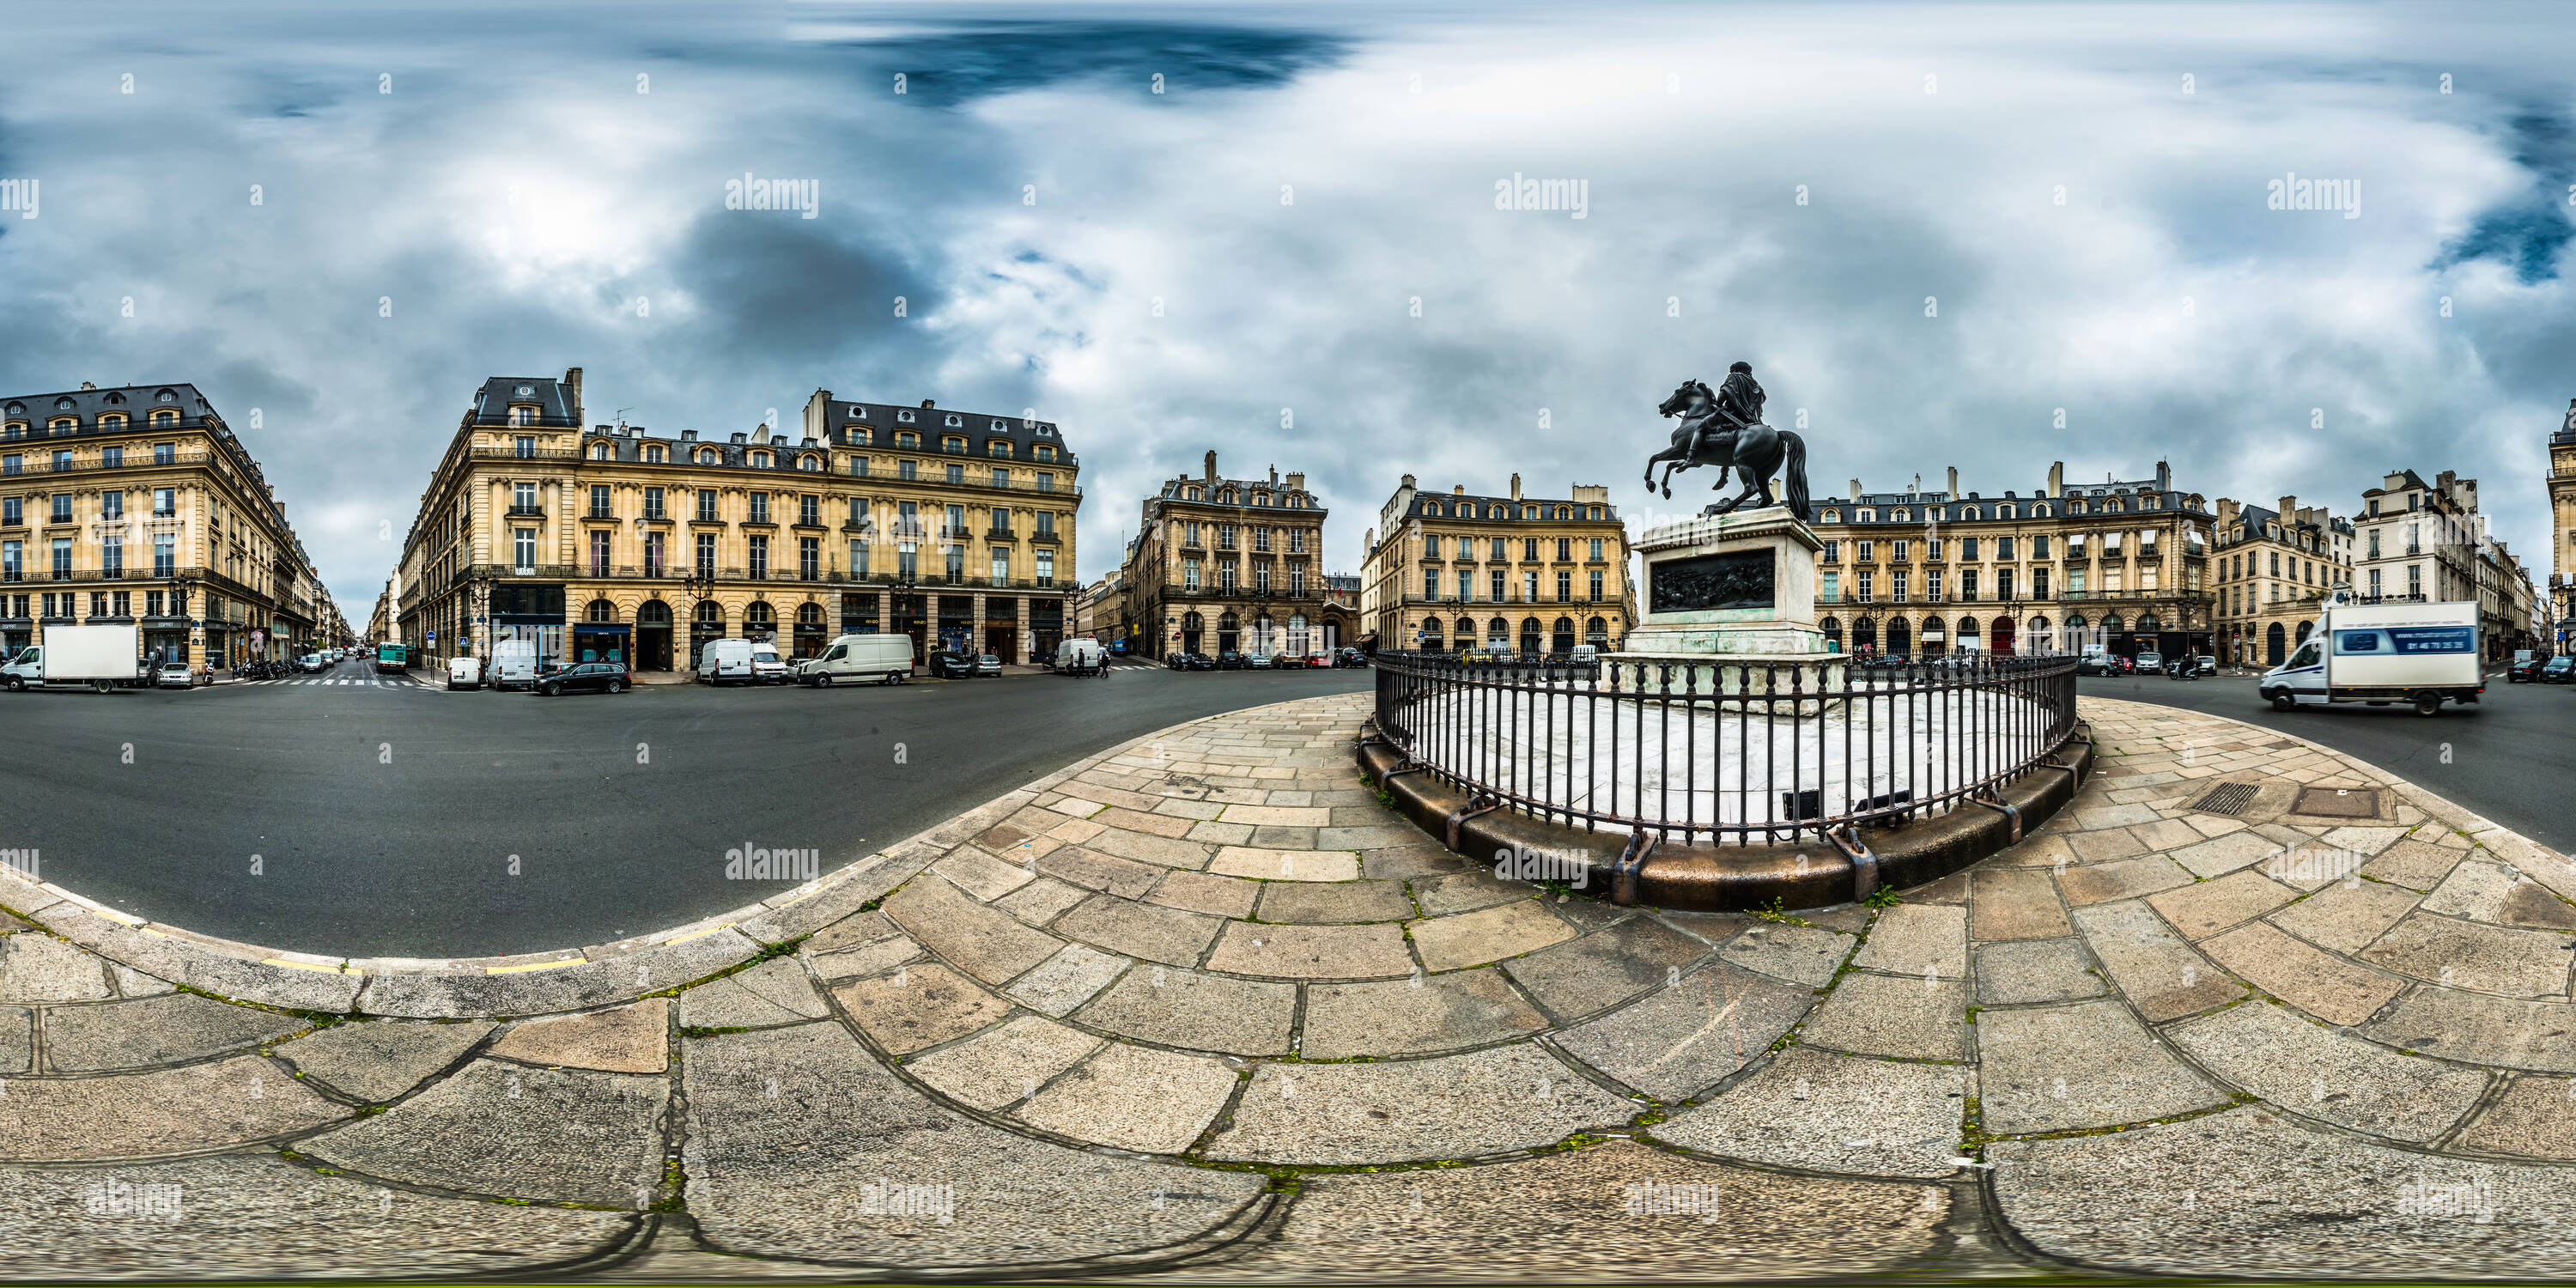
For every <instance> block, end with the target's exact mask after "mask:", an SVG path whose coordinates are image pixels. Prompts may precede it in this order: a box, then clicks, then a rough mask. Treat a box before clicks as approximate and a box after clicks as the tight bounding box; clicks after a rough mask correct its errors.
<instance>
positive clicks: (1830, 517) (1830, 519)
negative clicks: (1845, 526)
mask: <svg viewBox="0 0 2576 1288" xmlns="http://www.w3.org/2000/svg"><path fill="white" fill-rule="evenodd" d="M1842 521H1843V512H1842V511H1840V510H1836V509H1831V508H1828V509H1827V510H1826V511H1825V513H1824V522H1826V523H1840V522H1842Z"/></svg>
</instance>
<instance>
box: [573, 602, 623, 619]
mask: <svg viewBox="0 0 2576 1288" xmlns="http://www.w3.org/2000/svg"><path fill="white" fill-rule="evenodd" d="M581 617H582V620H583V621H586V622H613V621H616V620H617V605H615V604H612V603H610V602H608V601H607V600H605V599H594V600H592V601H590V606H589V607H588V608H585V609H583V610H582V614H581Z"/></svg>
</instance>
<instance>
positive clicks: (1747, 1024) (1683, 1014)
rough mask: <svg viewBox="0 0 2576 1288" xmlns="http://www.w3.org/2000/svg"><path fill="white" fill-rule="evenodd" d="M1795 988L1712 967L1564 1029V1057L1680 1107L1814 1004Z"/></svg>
mask: <svg viewBox="0 0 2576 1288" xmlns="http://www.w3.org/2000/svg"><path fill="white" fill-rule="evenodd" d="M1814 1003H1815V995H1814V994H1813V993H1811V992H1810V991H1808V990H1806V989H1802V988H1795V987H1791V986H1789V985H1785V984H1780V983H1777V982H1775V981H1772V980H1767V979H1764V978H1762V977H1761V976H1759V975H1755V974H1752V973H1750V972H1747V971H1740V970H1737V969H1735V968H1734V967H1733V966H1731V965H1728V964H1726V963H1723V962H1721V963H1718V964H1716V965H1713V966H1710V967H1708V968H1707V969H1705V970H1702V971H1700V972H1699V973H1698V974H1695V975H1685V976H1683V977H1682V981H1681V983H1679V984H1676V985H1673V986H1672V987H1670V988H1666V989H1663V990H1660V991H1658V992H1656V993H1654V994H1653V995H1651V996H1649V997H1647V998H1646V999H1645V1000H1643V1001H1640V1002H1637V1003H1635V1004H1633V1005H1630V1006H1628V1007H1627V1008H1625V1009H1623V1010H1619V1011H1614V1012H1612V1013H1610V1014H1608V1015H1605V1016H1602V1017H1601V1018H1599V1019H1596V1020H1591V1021H1588V1022H1586V1023H1584V1024H1580V1025H1577V1026H1575V1027H1574V1028H1571V1029H1568V1030H1566V1031H1565V1032H1564V1033H1562V1034H1560V1035H1559V1036H1558V1038H1557V1042H1558V1044H1559V1045H1560V1046H1562V1047H1563V1048H1564V1049H1565V1051H1566V1053H1567V1054H1569V1055H1572V1056H1573V1057H1574V1058H1575V1059H1578V1060H1581V1061H1583V1062H1584V1063H1585V1064H1588V1065H1590V1066H1592V1067H1593V1068H1595V1069H1598V1070H1600V1071H1601V1072H1602V1073H1605V1074H1607V1075H1609V1076H1610V1077H1612V1078H1614V1079H1617V1080H1618V1081H1620V1082H1623V1083H1625V1084H1627V1085H1628V1086H1631V1087H1635V1088H1636V1089H1637V1090H1639V1091H1642V1092H1644V1093H1646V1094H1647V1095H1649V1096H1653V1097H1656V1098H1658V1099H1662V1100H1680V1099H1682V1098H1684V1097H1686V1096H1689V1095H1691V1094H1692V1093H1694V1092H1696V1091H1698V1090H1700V1089H1701V1088H1703V1087H1706V1086H1709V1085H1710V1084H1712V1083H1715V1082H1716V1081H1717V1080H1719V1079H1721V1078H1724V1077H1726V1076H1727V1075H1728V1074H1731V1073H1734V1072H1735V1071H1736V1070H1738V1069H1741V1068H1743V1067H1744V1066H1745V1064H1746V1063H1747V1062H1749V1061H1751V1060H1752V1059H1753V1058H1754V1057H1755V1056H1758V1055H1760V1054H1762V1052H1764V1051H1765V1050H1768V1049H1769V1048H1770V1046H1771V1044H1772V1043H1773V1042H1776V1041H1778V1040H1779V1039H1780V1036H1781V1035H1782V1034H1784V1033H1787V1032H1788V1031H1789V1027H1790V1026H1791V1025H1793V1024H1796V1023H1797V1022H1798V1021H1799V1019H1801V1018H1802V1017H1804V1016H1805V1015H1806V1013H1807V1009H1808V1008H1809V1007H1810V1006H1812V1005H1814Z"/></svg>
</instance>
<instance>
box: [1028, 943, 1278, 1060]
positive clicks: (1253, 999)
mask: <svg viewBox="0 0 2576 1288" xmlns="http://www.w3.org/2000/svg"><path fill="white" fill-rule="evenodd" d="M1073 1020H1074V1022H1075V1023H1077V1024H1080V1025H1082V1026H1083V1027H1085V1028H1089V1029H1094V1030H1098V1031H1103V1032H1108V1033H1115V1034H1118V1035H1119V1036H1121V1037H1129V1038H1135V1039H1137V1040H1139V1041H1143V1042H1151V1043H1154V1044H1156V1045H1158V1046H1173V1047H1187V1048H1189V1049H1190V1050H1193V1051H1223V1052H1228V1053H1231V1054H1234V1055H1286V1054H1287V1053H1288V1044H1289V1033H1290V1030H1291V1029H1293V1028H1294V1027H1295V1025H1296V1020H1297V986H1296V985H1294V984H1283V983H1277V982H1274V981H1270V980H1254V979H1239V978H1237V977H1235V976H1232V975H1220V974H1214V973H1210V972H1201V971H1195V970H1186V969H1183V968H1180V967H1172V966H1159V965H1154V964H1150V963H1145V964H1139V965H1137V966H1134V967H1132V968H1130V969H1129V970H1128V971H1127V973H1126V974H1125V975H1123V976H1120V977H1119V980H1118V982H1117V983H1115V984H1112V985H1110V986H1109V987H1108V988H1107V989H1106V990H1104V991H1102V992H1101V993H1100V995H1099V996H1097V997H1094V998H1093V999H1092V1000H1091V1001H1090V1003H1089V1004H1088V1005H1085V1006H1084V1007H1083V1008H1082V1009H1081V1010H1078V1011H1075V1012H1074V1013H1073Z"/></svg>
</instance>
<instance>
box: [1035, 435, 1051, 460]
mask: <svg viewBox="0 0 2576 1288" xmlns="http://www.w3.org/2000/svg"><path fill="white" fill-rule="evenodd" d="M1038 432H1039V433H1045V432H1046V431H1045V430H1040V431H1038ZM1038 459H1039V460H1042V461H1052V460H1054V459H1055V446H1054V445H1053V444H1051V443H1040V444H1038Z"/></svg>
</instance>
